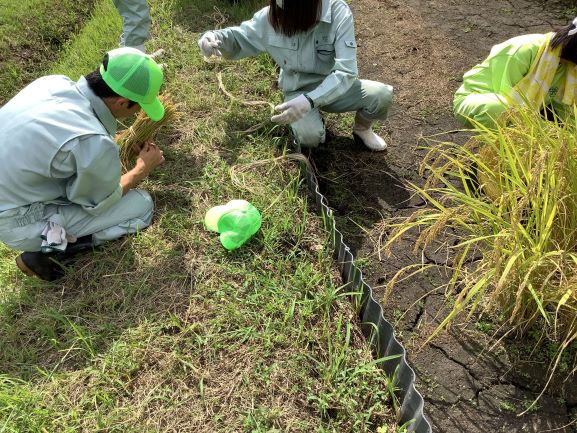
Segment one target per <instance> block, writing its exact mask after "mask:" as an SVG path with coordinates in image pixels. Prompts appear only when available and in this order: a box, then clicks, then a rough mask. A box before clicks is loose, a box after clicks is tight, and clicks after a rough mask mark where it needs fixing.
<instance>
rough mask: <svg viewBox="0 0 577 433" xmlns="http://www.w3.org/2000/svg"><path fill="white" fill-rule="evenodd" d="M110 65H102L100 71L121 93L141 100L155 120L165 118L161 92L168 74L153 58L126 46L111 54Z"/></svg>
mask: <svg viewBox="0 0 577 433" xmlns="http://www.w3.org/2000/svg"><path fill="white" fill-rule="evenodd" d="M107 56H108V62H105V63H106V67H105V65H104V63H103V64H101V65H100V74H101V75H102V79H103V80H104V82H105V83H106V84H108V86H109V87H110V88H111V89H112V90H114V91H115V92H116V93H117V94H118V95H120V96H122V97H124V98H127V99H130V100H131V101H134V102H138V105H140V106H141V107H142V109H143V110H144V112H145V113H146V114H147V115H148V117H150V118H151V119H152V120H154V121H155V122H157V121H159V120H161V119H162V118H163V117H164V106H163V105H162V103H161V102H160V100H159V99H158V93H159V91H160V86H162V81H163V80H164V74H163V73H162V69H161V67H160V66H159V65H158V64H157V63H156V62H155V61H154V59H153V58H152V57H150V56H149V55H147V54H144V53H143V52H142V51H140V50H137V49H136V48H129V47H122V48H117V49H115V50H112V51H109V52H108V53H107Z"/></svg>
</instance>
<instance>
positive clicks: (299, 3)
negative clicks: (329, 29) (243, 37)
mask: <svg viewBox="0 0 577 433" xmlns="http://www.w3.org/2000/svg"><path fill="white" fill-rule="evenodd" d="M322 4H323V2H322V0H284V8H280V7H278V6H277V4H276V0H270V8H269V11H268V20H269V22H270V25H271V26H272V27H273V29H275V31H277V32H278V33H282V34H283V35H285V36H294V35H296V34H297V33H301V32H306V31H307V30H310V29H311V28H312V27H314V26H315V24H316V23H317V22H318V20H319V18H320V16H321V10H322Z"/></svg>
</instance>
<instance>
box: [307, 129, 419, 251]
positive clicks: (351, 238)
mask: <svg viewBox="0 0 577 433" xmlns="http://www.w3.org/2000/svg"><path fill="white" fill-rule="evenodd" d="M385 152H386V151H385ZM304 153H305V155H308V156H309V158H310V159H311V162H312V163H313V165H314V167H315V170H316V173H317V176H318V178H319V185H320V189H321V193H322V194H324V195H325V197H327V198H328V200H329V205H330V207H331V208H333V209H335V218H336V220H337V226H338V227H339V230H341V231H342V232H343V234H344V235H345V239H347V244H348V245H349V246H350V247H351V250H352V252H353V254H355V252H356V251H357V249H358V248H359V247H360V244H361V242H362V240H363V238H364V237H366V233H365V229H370V228H371V227H372V226H373V225H374V224H375V223H377V222H379V221H381V220H382V219H383V217H385V216H390V215H391V214H392V213H393V212H395V211H397V210H399V209H405V208H409V207H414V206H416V205H417V204H418V203H417V202H418V200H417V201H415V199H413V198H412V196H411V193H410V192H409V191H408V189H407V188H406V187H405V185H404V184H403V180H402V175H401V174H399V173H396V172H395V170H394V168H392V167H390V166H389V165H388V164H387V159H386V153H383V154H382V155H383V156H384V157H383V158H375V154H374V152H371V151H369V150H368V149H367V148H366V147H364V146H363V145H362V144H360V143H358V142H357V141H355V140H353V139H352V138H351V137H345V136H332V137H331V136H330V135H329V136H328V137H327V143H325V144H323V145H321V146H320V147H319V148H317V149H310V150H307V149H305V150H304Z"/></svg>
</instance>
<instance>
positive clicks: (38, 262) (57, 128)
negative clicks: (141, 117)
mask: <svg viewBox="0 0 577 433" xmlns="http://www.w3.org/2000/svg"><path fill="white" fill-rule="evenodd" d="M162 82H163V73H162V69H161V68H160V67H159V65H158V64H156V62H155V61H154V60H153V59H152V58H151V57H150V56H148V55H146V54H144V53H142V52H141V51H139V50H137V49H135V48H128V47H125V48H117V49H116V50H112V51H110V52H108V53H107V54H106V55H105V56H104V59H103V61H102V64H101V65H100V68H98V69H96V70H95V71H93V72H92V73H90V74H88V75H86V76H84V77H81V78H80V79H79V80H78V81H76V82H74V81H72V80H70V79H69V78H68V77H65V76H63V75H50V76H45V77H42V78H39V79H37V80H35V81H33V82H32V83H31V84H29V85H28V86H26V87H25V88H24V89H23V90H21V91H20V92H19V93H18V94H17V95H16V96H14V97H13V98H12V99H11V100H10V101H8V102H7V103H6V105H4V106H3V107H2V108H0V185H2V188H0V241H2V242H3V243H4V244H6V245H7V246H9V247H11V248H13V249H16V250H19V251H24V252H23V253H22V254H20V255H19V256H18V257H17V259H16V264H17V266H18V267H19V268H20V270H22V271H23V272H24V273H26V274H27V275H30V276H36V277H39V278H41V279H43V280H48V281H53V280H56V279H58V278H60V277H61V276H62V275H63V274H64V272H63V268H62V266H61V265H62V264H65V263H69V262H70V260H71V258H72V257H73V256H75V255H76V254H77V253H78V252H81V251H84V250H90V249H92V247H93V246H95V245H98V244H100V243H101V242H102V241H106V240H113V239H117V238H119V237H121V236H123V235H125V234H128V233H135V232H137V231H138V230H142V229H144V228H145V227H147V226H148V225H149V224H150V223H151V220H152V212H153V209H154V203H153V201H152V198H151V197H150V195H149V194H148V193H147V192H146V191H144V190H140V189H136V186H137V184H138V183H139V182H140V181H141V180H143V179H144V178H146V177H147V176H148V174H149V173H150V172H151V171H152V170H153V169H154V168H155V167H157V166H158V165H159V164H161V163H162V162H163V161H164V156H163V153H162V151H161V150H160V149H158V147H157V146H156V145H155V144H154V143H152V142H146V143H143V144H142V148H141V149H139V150H140V152H139V155H138V157H137V159H136V163H135V166H134V167H133V168H132V169H131V170H129V171H128V172H126V173H125V174H123V175H121V163H120V157H119V148H118V145H117V144H116V143H115V141H114V138H113V137H114V136H115V134H116V127H117V125H116V119H121V118H124V117H129V116H133V115H134V114H136V113H137V112H138V111H139V110H140V109H142V110H144V112H145V113H146V114H147V115H148V116H149V117H150V118H151V119H152V120H160V119H162V117H163V116H164V107H163V106H162V104H161V102H160V101H159V99H158V92H159V90H160V87H161V85H162Z"/></svg>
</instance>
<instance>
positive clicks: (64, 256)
mask: <svg viewBox="0 0 577 433" xmlns="http://www.w3.org/2000/svg"><path fill="white" fill-rule="evenodd" d="M93 248H94V245H93V242H92V235H87V236H82V237H81V238H78V240H77V241H76V242H74V243H70V244H68V247H67V248H66V251H64V252H61V253H48V254H46V253H42V252H24V253H22V254H20V255H19V256H18V257H16V266H18V268H19V269H20V270H21V271H22V272H24V273H25V274H26V275H28V276H30V277H37V278H40V279H41V280H44V281H55V280H57V279H59V278H62V277H63V276H64V266H66V265H69V264H70V263H71V262H72V261H73V258H74V257H75V256H77V255H78V254H79V253H82V252H85V251H90V250H92V249H93Z"/></svg>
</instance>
